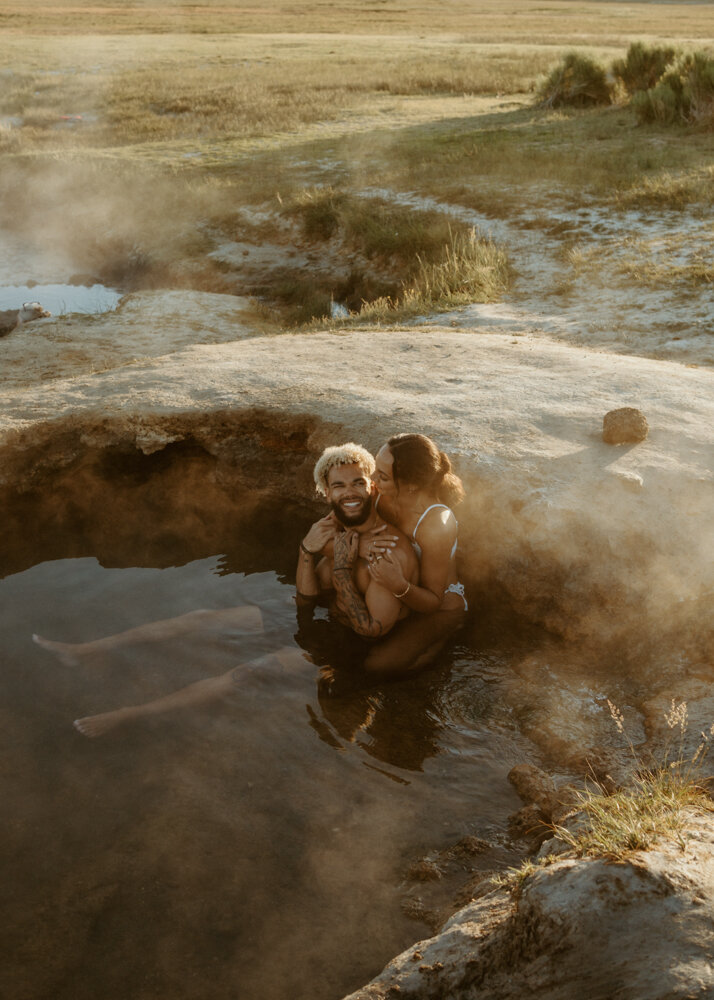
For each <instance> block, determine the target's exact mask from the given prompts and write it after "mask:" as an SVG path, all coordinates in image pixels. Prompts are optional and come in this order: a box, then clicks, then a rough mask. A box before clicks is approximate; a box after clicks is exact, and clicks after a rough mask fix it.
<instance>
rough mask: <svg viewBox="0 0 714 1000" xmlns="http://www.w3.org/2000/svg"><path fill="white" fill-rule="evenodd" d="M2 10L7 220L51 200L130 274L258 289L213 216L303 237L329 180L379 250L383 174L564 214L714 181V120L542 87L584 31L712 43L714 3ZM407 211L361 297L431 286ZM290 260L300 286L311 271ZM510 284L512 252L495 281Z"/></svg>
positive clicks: (244, 233)
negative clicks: (641, 115)
mask: <svg viewBox="0 0 714 1000" xmlns="http://www.w3.org/2000/svg"><path fill="white" fill-rule="evenodd" d="M0 25H2V27H3V29H4V32H5V38H4V45H5V67H6V68H5V70H4V71H3V73H2V77H1V82H2V86H1V87H0V156H2V163H3V169H2V174H1V175H0V211H1V212H2V221H3V224H4V225H5V226H6V227H7V228H11V229H17V228H22V227H26V226H27V222H28V216H29V218H32V219H37V220H42V221H41V225H42V228H43V229H44V230H45V231H46V232H47V234H48V235H47V239H48V240H49V239H56V238H59V239H60V241H61V242H62V245H63V247H65V248H67V247H68V248H69V249H70V251H71V254H72V256H73V259H74V260H75V261H76V265H77V267H78V268H81V269H90V270H92V271H94V272H97V273H99V272H101V273H102V274H103V275H105V276H106V275H107V273H108V272H110V273H111V275H115V276H117V275H118V276H119V278H122V276H123V278H124V287H128V284H129V282H128V279H127V275H128V274H129V272H131V274H132V275H133V276H134V278H135V277H136V273H137V272H138V271H142V270H143V272H145V273H144V279H143V280H144V282H145V283H146V284H148V285H156V284H157V283H163V284H168V285H170V286H176V285H179V286H186V285H188V286H191V287H204V288H210V289H212V290H218V291H221V290H226V291H230V290H234V285H233V284H232V283H231V280H230V275H227V274H226V268H225V266H224V267H223V269H222V270H221V269H218V268H216V266H215V265H214V263H208V262H207V259H206V254H207V253H208V251H209V250H210V249H211V247H212V246H213V244H212V242H211V241H212V238H213V239H214V238H215V235H216V234H217V233H219V234H223V236H224V237H226V238H232V239H235V238H238V237H240V238H243V239H247V240H249V241H250V242H251V243H256V242H257V243H260V242H261V241H262V242H265V241H267V240H275V239H277V238H279V239H281V240H283V241H285V239H286V238H287V236H286V232H285V226H286V225H287V224H288V222H286V219H287V220H288V221H289V223H290V224H291V225H292V226H293V227H295V226H296V225H298V226H299V225H300V224H301V219H300V218H297V219H296V217H295V216H294V215H293V216H291V215H290V211H289V206H290V205H291V204H296V203H298V202H299V201H300V200H301V199H303V200H304V198H305V197H308V198H309V197H311V194H310V192H313V191H314V190H315V189H319V190H323V189H326V188H329V189H330V190H332V191H334V192H336V193H337V196H338V198H342V199H344V198H350V199H351V209H350V213H349V214H350V218H351V220H352V222H351V223H350V224H349V225H347V228H346V229H345V228H343V229H341V230H340V233H341V235H342V236H343V237H344V238H345V239H347V241H348V243H349V241H350V240H352V245H353V248H354V250H355V252H357V253H362V254H363V255H364V246H363V245H362V244H361V243H360V240H359V239H358V238H353V237H354V233H356V232H363V231H364V230H365V228H366V227H367V226H368V225H369V219H370V218H371V217H372V216H374V214H375V204H374V200H372V201H371V202H370V201H364V200H363V201H359V200H357V201H355V197H354V196H355V195H358V196H360V197H362V195H363V194H364V191H365V189H373V188H375V187H377V188H379V189H380V194H379V197H382V196H383V194H382V192H383V191H384V190H387V189H388V190H389V191H392V192H394V191H397V192H398V191H410V192H413V193H416V194H417V195H419V196H421V197H424V198H429V199H434V200H436V201H437V202H440V203H443V202H447V203H452V204H457V205H459V206H463V207H465V208H468V209H472V210H474V211H478V212H485V213H486V214H487V215H489V216H498V217H501V218H504V219H509V218H514V217H516V216H518V215H519V213H522V212H523V210H524V209H527V210H528V211H529V212H530V213H531V215H533V213H536V215H538V213H540V217H541V218H540V222H539V220H538V219H536V220H535V224H541V223H542V224H543V225H544V226H548V225H549V213H550V212H551V211H552V209H553V207H554V206H560V207H565V208H569V209H572V208H573V207H574V206H577V205H578V204H579V203H580V202H581V200H582V199H583V198H586V199H590V200H593V199H594V200H595V201H596V202H597V203H598V204H601V205H603V206H608V207H609V208H610V209H611V210H612V211H613V212H623V211H628V210H633V209H634V210H642V209H650V208H657V209H666V210H674V211H676V210H681V209H682V208H683V207H687V208H691V207H692V206H694V207H695V209H696V206H701V207H702V209H704V208H705V207H706V206H707V205H710V204H711V200H712V191H713V190H714V183H712V181H713V174H712V162H714V155H713V146H714V142H713V139H712V131H711V129H709V128H707V127H701V125H699V126H697V125H686V124H681V125H678V126H676V127H671V126H664V125H661V124H657V123H654V124H644V125H643V124H642V123H641V122H639V121H638V120H637V118H636V116H635V114H634V113H633V110H632V108H631V107H630V105H629V103H628V101H627V100H626V99H624V96H623V95H622V94H619V95H616V98H615V99H614V100H613V103H611V104H610V105H609V106H605V107H593V108H586V109H582V108H568V107H563V108H543V107H539V106H538V104H537V101H536V94H537V92H538V87H539V86H540V85H541V84H542V81H543V79H544V78H545V76H546V75H547V74H548V73H549V72H550V71H551V70H552V69H553V67H554V66H556V65H557V64H558V62H559V60H562V58H563V56H564V55H565V54H566V53H568V52H570V51H577V52H579V53H586V54H587V55H588V56H589V57H591V58H593V59H595V60H597V61H599V63H601V64H602V65H603V66H604V67H608V66H611V65H612V63H613V61H614V60H616V59H617V58H621V57H622V56H623V55H624V53H625V52H626V50H627V47H628V45H630V44H631V43H632V42H633V41H635V40H638V41H644V42H645V43H647V44H657V43H660V42H666V43H668V44H672V45H675V46H677V47H678V49H681V50H682V51H691V50H696V51H704V52H710V53H711V52H712V51H714V50H712V48H711V45H712V39H711V34H712V20H711V7H710V6H709V5H708V4H690V3H670V4H660V3H658V4H645V3H638V4H621V3H586V4H584V5H574V4H569V3H553V4H551V5H549V6H548V7H547V8H544V7H540V6H536V5H535V4H533V3H527V2H523V0H521V2H517V3H516V4H514V5H512V6H511V7H509V8H508V10H506V9H505V8H504V6H503V4H501V3H500V2H495V0H494V2H487V3H479V4H473V3H465V2H464V3H449V4H443V3H436V2H433V3H422V4H409V3H396V2H389V0H387V2H382V3H380V2H376V3H375V4H373V5H371V6H370V7H367V6H366V5H363V4H356V3H355V4H350V5H343V6H341V7H336V8H333V7H332V6H331V5H328V4H313V5H311V6H310V7H309V8H303V7H301V6H298V5H297V4H289V3H277V2H276V3H270V2H268V3H265V4H263V5H261V8H260V10H258V9H257V8H255V7H251V8H241V7H239V6H233V5H221V4H219V3H207V4H204V5H202V6H201V7H196V6H195V5H192V4H181V3H179V4H171V5H165V4H164V5H162V4H158V3H156V4H152V3H143V4H141V5H136V6H132V5H116V4H115V5H103V4H101V3H100V4H91V5H90V4H82V3H77V4H74V5H72V6H66V5H63V4H60V3H56V4H55V3H46V4H42V5H32V6H30V7H26V6H20V5H9V4H0ZM360 204H361V205H362V206H363V209H362V211H363V214H364V216H365V221H364V223H360V224H356V223H355V222H354V220H355V216H356V215H357V214H359V212H360V208H359V205H360ZM70 206H71V217H72V225H71V226H70V227H68V226H67V225H66V224H65V222H64V220H65V219H66V216H67V213H68V211H69V208H70ZM246 206H253V207H254V208H256V207H258V208H260V209H261V213H262V214H261V216H260V219H257V217H256V216H255V215H253V216H251V217H250V218H249V217H248V216H247V215H246V214H245V213H242V214H241V212H240V210H241V208H242V207H246ZM344 214H345V213H344V212H343V216H344ZM413 214H414V213H413V212H412V215H413ZM402 215H403V216H404V211H402ZM343 221H344V219H343ZM529 224H531V225H532V224H534V223H533V220H531V223H529ZM38 225H39V223H38ZM419 225H420V226H422V228H423V224H422V222H419ZM453 225H454V227H455V229H459V226H458V225H457V223H455V222H454V223H453ZM461 228H462V229H464V230H465V229H466V228H468V227H467V226H462V227H461ZM338 229H339V226H338ZM442 229H443V225H442V224H437V227H436V230H435V233H433V234H432V237H430V239H431V240H432V242H433V240H434V239H436V238H437V236H438V232H439V231H441V230H442ZM68 230H69V231H68ZM209 231H210V232H209ZM399 232H404V233H405V238H404V239H405V242H404V243H403V245H401V247H399V246H395V245H394V239H393V237H390V238H389V239H388V240H387V241H386V242H385V244H384V245H383V246H381V247H380V246H379V245H375V234H374V233H372V236H371V237H370V239H371V242H370V249H369V252H368V253H367V257H368V258H369V261H371V262H372V265H371V266H375V261H376V262H377V265H376V266H378V269H379V270H381V271H383V272H384V276H385V281H384V282H382V284H381V285H380V284H379V282H377V283H375V281H374V280H373V279H372V280H371V284H369V289H368V288H367V286H366V285H365V283H364V281H362V282H361V283H360V282H359V281H357V282H356V284H355V282H353V284H355V289H356V290H355V291H354V294H353V295H352V299H351V301H352V302H353V304H354V303H359V301H360V296H363V297H364V298H371V300H374V299H375V298H380V297H381V298H382V299H383V298H384V296H385V294H386V296H387V298H391V299H392V300H394V299H395V298H398V297H399V296H400V295H401V297H402V299H404V298H405V295H406V294H407V293H409V294H411V292H412V291H413V286H412V284H410V283H411V281H412V278H413V277H414V274H415V273H416V271H417V270H418V269H419V267H420V266H421V265H420V264H419V263H418V262H417V261H416V260H415V259H414V257H413V254H412V260H411V265H409V266H406V265H405V261H406V260H407V259H408V258H409V255H410V253H412V251H414V252H418V250H417V248H415V247H414V246H413V244H412V242H411V241H412V235H413V226H412V225H411V224H410V225H406V226H402V227H400V228H399ZM58 233H59V236H57V234H58ZM281 234H282V235H281ZM294 235H295V234H294V233H293V236H294ZM302 235H303V237H305V236H306V234H305V233H304V232H303V234H302ZM332 235H334V233H330V236H332ZM311 238H312V237H311ZM427 242H428V241H427ZM463 245H466V244H463ZM441 247H442V251H443V252H444V253H445V248H446V243H445V242H443V241H442V244H441ZM452 249H453V248H452ZM440 252H441V251H440ZM129 256H131V258H132V261H133V263H132V264H131V266H129V264H128V258H129ZM422 257H423V254H422ZM438 257H439V253H437V252H436V251H434V252H433V253H432V252H431V251H429V252H427V256H426V259H425V260H424V261H423V262H424V263H426V264H429V262H433V261H434V260H435V259H436V258H438ZM442 257H443V253H442ZM443 259H444V260H445V259H446V258H445V257H444V258H443ZM137 260H138V261H139V263H140V266H139V267H138V268H137V266H136V262H137ZM625 270H627V268H625ZM629 271H630V273H632V274H634V273H635V272H636V271H637V267H636V264H635V262H631V263H630V265H629ZM422 273H423V272H422ZM658 273H659V272H658V270H657V265H656V264H652V265H651V266H650V267H649V268H648V269H647V280H648V281H651V280H655V278H656V275H657V274H658ZM701 273H704V275H705V279H704V280H706V274H707V273H708V272H706V269H705V270H704V271H703V272H701ZM638 274H639V280H641V279H642V273H641V269H640V272H638ZM653 276H655V277H653ZM115 280H116V279H115ZM280 280H281V282H282V287H283V291H284V294H283V293H282V292H281V293H280V294H278V295H277V298H278V299H280V298H281V297H282V298H283V299H285V300H286V301H287V302H288V303H290V302H291V300H292V299H293V298H294V297H295V291H294V288H293V286H292V284H291V282H292V280H293V279H292V278H291V277H288V279H287V285H286V283H285V275H281V277H280ZM405 283H406V284H405ZM318 284H319V282H318ZM328 284H329V282H328ZM275 286H276V280H274V278H271V277H270V276H265V280H264V281H262V282H261V281H258V282H257V283H255V282H254V288H253V290H256V289H257V291H258V292H259V293H260V294H259V298H261V300H265V299H266V298H270V297H271V290H272V291H275V290H276V289H275ZM507 286H508V281H507V279H506V272H505V271H504V272H503V274H502V275H501V277H499V279H498V281H497V282H496V283H495V285H493V286H492V287H493V288H499V289H503V288H506V287H507ZM484 287H485V286H484ZM285 288H287V289H288V290H287V291H286V292H285ZM278 292H279V289H278ZM333 294H334V290H333V289H332V288H331V287H330V288H328V287H327V286H326V287H325V288H322V289H321V290H319V292H318V295H317V299H316V300H315V302H312V303H302V304H301V305H300V307H299V308H298V309H297V312H295V313H294V315H293V319H295V318H298V319H299V320H300V321H302V320H304V319H305V318H306V317H307V318H312V317H313V316H315V315H317V316H319V315H320V314H321V310H322V309H323V308H324V306H325V303H326V302H327V303H329V301H330V299H331V297H332V295H333ZM484 294H486V293H484ZM487 294H489V295H491V294H498V293H497V292H495V291H490V292H488V293H487ZM301 295H302V293H299V294H298V298H300V297H301ZM412 301H414V300H413V299H412ZM376 314H379V315H381V312H380V309H377V311H376V313H375V311H374V310H372V313H371V315H372V316H374V315H376Z"/></svg>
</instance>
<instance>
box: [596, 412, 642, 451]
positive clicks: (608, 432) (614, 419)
mask: <svg viewBox="0 0 714 1000" xmlns="http://www.w3.org/2000/svg"><path fill="white" fill-rule="evenodd" d="M648 432H649V424H648V423H647V418H646V417H645V415H644V413H643V412H642V410H638V409H637V408H636V407H634V406H622V407H620V409H619V410H610V412H609V413H606V414H605V416H604V417H603V421H602V439H603V441H604V442H605V444H632V443H635V444H636V443H637V442H638V441H644V439H645V438H646V437H647V434H648Z"/></svg>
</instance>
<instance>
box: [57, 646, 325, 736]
mask: <svg viewBox="0 0 714 1000" xmlns="http://www.w3.org/2000/svg"><path fill="white" fill-rule="evenodd" d="M306 660H307V657H306V655H305V653H303V652H302V651H301V650H299V649H297V648H296V647H295V646H282V647H281V648H280V649H277V650H276V651H275V652H274V653H268V654H267V655H266V656H260V657H258V658H257V659H255V660H250V661H249V662H248V663H243V664H241V665H240V666H239V667H234V669H233V670H229V671H228V672H227V673H225V674H221V675H220V676H219V677H209V678H207V679H206V680H203V681H197V682H196V683H195V684H189V685H188V686H187V687H185V688H181V689H180V690H179V691H174V692H173V693H172V694H167V695H164V696H163V697H162V698H155V699H154V700H153V701H147V702H145V703H144V704H143V705H130V706H128V707H126V708H118V709H116V710H115V711H113V712H103V713H101V714H100V715H88V716H86V718H84V719H75V721H74V728H75V729H76V730H77V731H78V732H80V733H81V734H82V735H83V736H89V737H91V738H94V737H97V736H103V735H104V734H105V733H108V732H110V731H111V730H112V729H116V728H117V727H118V726H122V725H124V724H125V723H127V722H132V721H134V720H135V719H141V718H147V717H149V716H155V715H163V714H164V713H165V712H175V711H176V710H180V709H185V708H188V709H191V708H198V707H200V706H202V705H206V704H209V703H210V702H212V701H216V700H217V699H219V698H222V697H223V696H224V695H226V694H229V693H230V692H231V691H232V690H234V689H235V686H236V684H237V683H238V682H239V680H240V678H241V677H242V676H243V675H244V674H245V673H246V672H248V671H254V670H265V671H266V672H272V673H275V672H284V671H285V670H289V669H294V668H295V667H304V666H305V663H306Z"/></svg>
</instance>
